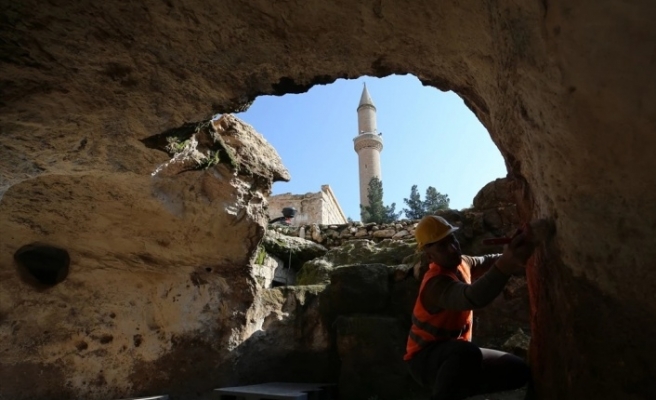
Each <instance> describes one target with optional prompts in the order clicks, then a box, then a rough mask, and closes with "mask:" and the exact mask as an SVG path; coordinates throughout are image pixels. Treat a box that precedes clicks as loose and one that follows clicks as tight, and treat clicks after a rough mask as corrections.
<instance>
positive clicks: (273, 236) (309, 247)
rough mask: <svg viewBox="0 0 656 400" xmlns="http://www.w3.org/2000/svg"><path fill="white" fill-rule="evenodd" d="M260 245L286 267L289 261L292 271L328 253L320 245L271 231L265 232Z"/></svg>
mask: <svg viewBox="0 0 656 400" xmlns="http://www.w3.org/2000/svg"><path fill="white" fill-rule="evenodd" d="M262 244H263V246H264V248H265V249H266V251H267V252H268V253H269V254H273V255H275V256H276V257H279V258H280V259H281V260H283V261H284V262H285V263H286V264H288V267H289V266H290V265H289V263H290V260H291V268H292V269H293V270H294V271H298V270H299V269H300V268H301V266H302V265H303V263H305V262H306V261H309V260H312V259H315V258H317V257H321V256H323V255H324V254H326V252H327V251H328V249H326V248H325V247H323V246H322V245H320V244H317V243H314V242H312V241H309V240H306V239H302V238H300V237H293V236H287V235H283V234H280V233H278V232H275V231H272V230H268V231H267V232H266V235H265V236H264V240H263V242H262Z"/></svg>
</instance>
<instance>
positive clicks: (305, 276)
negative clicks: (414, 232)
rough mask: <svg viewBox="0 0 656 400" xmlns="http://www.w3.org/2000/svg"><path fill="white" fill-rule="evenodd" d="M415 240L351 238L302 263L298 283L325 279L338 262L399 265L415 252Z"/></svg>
mask: <svg viewBox="0 0 656 400" xmlns="http://www.w3.org/2000/svg"><path fill="white" fill-rule="evenodd" d="M415 249H416V245H415V244H414V243H412V242H404V241H399V240H392V239H386V240H383V241H381V242H378V243H376V242H374V241H372V240H368V239H356V240H350V241H348V242H346V243H345V244H343V245H342V246H340V247H336V248H334V249H331V250H329V251H328V252H327V253H326V254H325V255H324V256H323V257H320V258H316V259H314V260H311V261H308V262H306V263H305V264H303V267H302V268H301V270H300V272H299V274H298V283H299V284H305V285H307V284H315V283H322V282H323V283H325V282H328V281H329V279H330V272H331V271H332V270H333V269H334V268H335V267H337V266H340V265H349V264H385V265H398V264H402V263H403V260H404V259H405V258H406V257H407V256H408V255H410V254H413V253H414V252H415Z"/></svg>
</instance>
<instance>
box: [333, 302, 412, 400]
mask: <svg viewBox="0 0 656 400" xmlns="http://www.w3.org/2000/svg"><path fill="white" fill-rule="evenodd" d="M335 325H336V328H337V350H338V353H339V357H340V360H341V368H340V375H339V387H340V399H345V400H362V399H372V398H376V399H381V400H398V399H404V398H410V397H412V396H413V394H414V395H416V393H417V392H419V391H420V389H419V388H418V387H417V385H416V383H414V381H413V380H412V378H411V377H410V375H409V374H408V370H407V366H406V365H405V363H404V361H403V354H404V350H405V343H406V341H407V332H406V331H404V330H403V329H402V328H401V327H400V326H399V324H398V322H397V320H396V318H390V317H384V316H372V315H361V316H348V317H346V316H343V317H339V318H338V319H337V321H336V323H335ZM374 366H375V367H374Z"/></svg>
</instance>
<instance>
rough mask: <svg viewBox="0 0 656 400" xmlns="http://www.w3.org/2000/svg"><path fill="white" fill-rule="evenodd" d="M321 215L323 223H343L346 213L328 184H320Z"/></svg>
mask: <svg viewBox="0 0 656 400" xmlns="http://www.w3.org/2000/svg"><path fill="white" fill-rule="evenodd" d="M321 206H322V207H321V208H322V210H321V217H322V222H323V223H324V224H345V223H346V215H344V211H342V207H340V206H339V203H338V202H337V198H336V197H335V194H334V193H333V191H332V189H331V188H330V186H329V185H322V186H321Z"/></svg>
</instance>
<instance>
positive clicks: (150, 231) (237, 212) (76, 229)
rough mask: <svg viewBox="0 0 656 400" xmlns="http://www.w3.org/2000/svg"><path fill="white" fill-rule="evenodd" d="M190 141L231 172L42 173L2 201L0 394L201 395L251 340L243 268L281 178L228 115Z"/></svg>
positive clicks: (268, 151) (251, 292)
mask: <svg viewBox="0 0 656 400" xmlns="http://www.w3.org/2000/svg"><path fill="white" fill-rule="evenodd" d="M213 124H216V128H214V127H213ZM186 132H188V133H189V134H190V135H193V136H195V137H196V138H197V141H198V143H199V144H200V143H205V144H206V145H207V147H208V148H212V147H213V146H216V147H213V148H215V149H217V150H218V149H219V148H223V149H224V150H223V151H225V149H226V148H234V149H235V150H234V154H233V157H234V159H235V160H237V161H238V162H236V163H233V162H231V161H229V159H228V158H227V157H226V158H225V159H223V161H220V162H218V163H216V164H213V165H209V166H208V165H207V164H205V165H203V166H202V167H199V166H198V165H197V162H196V161H195V160H193V159H181V158H180V159H176V158H175V154H172V155H171V157H172V160H175V162H173V161H171V160H169V161H166V162H164V163H163V164H162V168H160V169H156V168H155V167H156V166H153V170H155V171H156V173H155V174H153V175H151V173H152V172H154V171H149V172H148V173H146V174H137V173H134V172H122V173H111V172H85V173H79V174H75V175H71V174H43V175H40V176H38V177H35V178H32V179H29V180H25V181H23V182H21V183H18V184H16V185H13V186H12V187H10V188H9V190H8V191H7V192H6V193H5V195H4V197H3V198H2V202H1V203H0V232H2V240H0V275H1V276H2V279H0V341H2V342H3V343H5V344H6V349H3V353H2V358H1V359H0V381H2V382H3V384H2V386H1V389H0V394H1V395H2V396H4V397H7V398H12V399H22V398H49V399H63V398H98V399H99V398H124V397H130V396H133V395H146V394H157V393H169V394H172V395H173V394H174V395H179V396H192V395H194V396H195V394H196V393H197V392H203V391H206V390H210V389H211V386H212V385H213V384H214V383H213V380H212V379H211V378H212V377H214V376H215V375H216V374H218V373H219V370H221V368H224V367H225V365H223V364H224V363H225V362H227V361H226V360H227V357H228V355H229V353H230V351H231V349H233V348H234V347H235V346H237V345H239V344H240V343H241V342H243V341H244V340H245V339H246V338H248V337H249V336H250V335H251V333H252V331H253V330H254V329H256V327H253V326H252V325H254V324H253V323H252V322H251V318H250V317H249V314H250V313H251V311H250V310H251V308H252V307H253V302H254V301H255V298H256V286H255V280H254V279H253V276H252V275H251V267H250V266H251V261H252V259H253V258H254V257H255V254H256V250H257V246H258V244H259V242H260V241H261V239H262V237H263V235H264V227H265V226H266V215H265V213H264V210H263V206H262V205H263V204H264V201H265V196H264V194H265V193H268V192H269V191H270V189H271V184H272V181H273V179H280V178H285V179H288V173H287V171H286V170H285V169H284V167H282V164H281V163H280V160H279V157H278V155H277V153H276V151H275V150H274V149H273V148H272V147H271V146H270V145H268V144H267V143H266V142H264V141H263V139H262V137H261V136H260V135H259V134H257V133H256V132H255V131H254V130H253V129H252V128H250V127H249V126H247V125H245V124H243V123H241V122H239V121H238V120H237V119H236V118H234V117H232V116H224V118H223V119H222V120H221V121H215V122H212V123H210V122H207V121H206V122H204V123H200V124H196V125H195V128H192V129H187V130H186ZM226 132H229V134H228V133H226ZM224 134H225V136H224ZM215 135H219V137H221V138H223V139H222V140H223V141H224V144H222V145H220V146H221V147H219V144H218V143H216V142H215V141H214V139H212V137H213V136H215ZM190 137H191V136H190ZM185 140H187V139H185ZM199 151H200V150H199ZM241 152H245V153H248V154H249V155H244V156H243V157H241V156H239V154H241ZM205 154H206V153H205ZM128 156H129V155H128ZM256 156H257V157H256ZM201 160H202V158H201ZM258 160H259V161H258ZM258 162H259V163H261V164H258ZM258 165H259V166H258ZM264 166H267V167H266V168H264ZM267 168H270V169H267ZM246 169H249V170H250V171H251V172H250V173H247V172H246ZM182 170H184V171H185V172H184V173H179V172H180V171H182ZM14 255H15V258H16V264H14V259H13V258H14ZM39 278H40V280H39ZM35 376H39V384H38V385H35V384H34V381H33V378H34V377H35ZM222 376H224V377H225V378H226V379H230V375H229V374H224V375H222Z"/></svg>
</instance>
